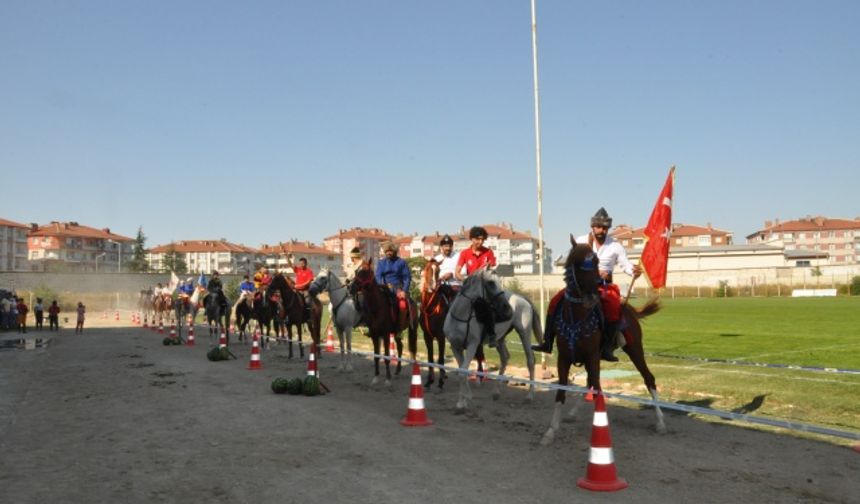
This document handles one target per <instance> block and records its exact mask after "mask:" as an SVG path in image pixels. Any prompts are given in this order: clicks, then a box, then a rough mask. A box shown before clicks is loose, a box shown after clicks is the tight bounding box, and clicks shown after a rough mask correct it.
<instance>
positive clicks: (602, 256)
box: [532, 207, 642, 362]
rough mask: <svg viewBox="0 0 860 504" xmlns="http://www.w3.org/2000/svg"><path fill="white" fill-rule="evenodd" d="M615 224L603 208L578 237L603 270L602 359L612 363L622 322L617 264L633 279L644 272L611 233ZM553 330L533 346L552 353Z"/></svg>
mask: <svg viewBox="0 0 860 504" xmlns="http://www.w3.org/2000/svg"><path fill="white" fill-rule="evenodd" d="M611 227H612V217H610V216H609V214H608V213H607V212H606V209H604V208H603V207H600V209H599V210H598V211H597V212H596V213H595V214H594V216H592V217H591V232H590V233H588V234H587V235H585V236H581V237H579V238H577V239H576V242H577V243H588V245H589V246H590V247H591V249H592V250H593V251H594V253H595V254H596V255H597V259H598V266H597V269H598V272H599V273H600V279H601V285H600V287H599V291H600V300H601V305H602V308H603V318H604V328H603V335H602V336H601V346H600V348H601V358H602V359H603V360H607V361H610V362H616V361H617V360H618V357H616V356H615V355H613V353H612V352H613V350H614V348H615V342H616V341H617V338H616V331H617V330H618V323H619V322H620V321H621V291H620V289H619V288H618V285H616V284H614V283H612V271H613V270H614V269H615V267H616V266H618V267H619V268H620V269H621V271H623V272H624V273H627V274H628V275H630V276H632V277H633V278H634V279H635V278H637V277H638V276H639V275H641V274H642V268H641V267H640V266H639V265H638V264H633V263H632V262H630V260H629V259H628V258H627V252H626V251H625V250H624V247H623V246H622V245H621V244H620V243H618V242H617V241H616V240H615V239H614V238H613V237H612V236H610V235H609V229H610V228H611ZM552 334H553V333H552V331H547V335H548V336H550V337H549V338H544V342H543V343H542V344H541V345H535V346H533V347H532V348H534V349H535V350H539V351H541V352H546V353H552V344H553V341H552Z"/></svg>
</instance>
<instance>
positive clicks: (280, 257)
mask: <svg viewBox="0 0 860 504" xmlns="http://www.w3.org/2000/svg"><path fill="white" fill-rule="evenodd" d="M260 254H261V255H262V256H263V257H264V260H265V262H266V265H267V266H268V267H269V268H270V269H276V270H285V269H287V266H288V265H287V256H290V255H292V256H293V262H296V261H298V260H299V258H302V257H304V258H305V259H307V261H308V267H309V268H311V269H312V270H313V272H314V273H315V274H316V273H319V272H320V270H321V269H322V268H325V269H327V270H329V271H332V272H333V273H334V274H336V275H339V276H342V275H343V261H342V258H341V255H340V254H338V253H337V252H334V251H332V250H329V249H327V248H324V247H320V246H319V245H315V244H313V243H311V242H308V241H298V240H289V241H287V242H280V243H278V244H277V245H267V244H263V245H261V246H260Z"/></svg>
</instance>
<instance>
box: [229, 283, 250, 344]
mask: <svg viewBox="0 0 860 504" xmlns="http://www.w3.org/2000/svg"><path fill="white" fill-rule="evenodd" d="M253 301H254V296H253V294H250V293H248V292H242V294H240V295H239V299H238V300H237V301H236V304H235V305H234V306H233V320H235V321H236V330H237V331H238V338H239V341H245V337H246V329H248V325H249V323H250V322H251V321H252V320H254V306H253Z"/></svg>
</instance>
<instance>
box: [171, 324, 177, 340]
mask: <svg viewBox="0 0 860 504" xmlns="http://www.w3.org/2000/svg"><path fill="white" fill-rule="evenodd" d="M170 339H176V327H174V326H170Z"/></svg>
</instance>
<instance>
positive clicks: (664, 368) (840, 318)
mask: <svg viewBox="0 0 860 504" xmlns="http://www.w3.org/2000/svg"><path fill="white" fill-rule="evenodd" d="M641 302H643V300H634V301H633V304H634V305H636V304H639V303H641ZM642 325H643V331H644V345H645V351H646V352H647V353H648V364H649V366H650V367H651V370H652V372H653V373H654V375H655V376H656V377H657V383H658V389H659V390H660V393H661V399H663V400H665V401H670V402H679V403H683V404H693V405H697V406H702V407H708V408H714V409H719V410H723V411H735V412H740V413H746V414H750V415H756V416H763V417H770V418H778V419H782V420H788V421H793V422H802V423H811V424H816V425H821V426H825V427H829V428H833V429H839V430H847V431H852V432H857V433H860V401H858V400H857V397H858V395H860V375H850V374H839V373H833V372H814V371H800V370H792V369H784V368H783V369H774V368H765V367H753V366H741V365H733V364H725V363H714V362H703V361H701V360H698V359H701V358H707V359H731V360H738V361H746V362H750V363H768V364H787V365H796V366H811V367H823V368H839V369H853V370H860V297H837V298H704V299H675V300H671V299H666V300H663V309H662V310H661V311H660V312H659V313H657V314H655V315H652V316H651V317H649V318H647V319H645V320H643V323H642ZM507 341H508V348H510V349H511V351H512V354H513V362H512V364H513V365H515V366H524V356H523V352H522V347H521V346H520V345H519V343H518V338H516V336H514V335H511V336H508V339H507ZM354 343H355V344H356V347H357V348H361V349H363V350H368V349H369V348H370V339H369V338H367V337H365V336H361V335H360V334H356V336H355V337H354ZM418 349H419V356H420V358H424V343H423V339H422V337H421V335H420V334H419V344H418ZM616 355H618V356H619V357H620V358H621V362H618V363H614V364H611V363H605V362H604V363H603V369H605V370H610V371H612V372H611V373H608V374H607V375H608V376H610V378H605V379H604V380H603V384H604V387H605V388H606V389H607V390H609V391H613V392H622V393H626V394H632V395H638V396H642V397H645V396H646V395H647V394H646V392H645V389H644V385H643V384H642V379H641V378H640V377H639V375H638V373H636V370H635V368H634V367H633V365H632V364H631V363H630V361H629V360H628V359H627V357H626V355H624V354H623V352H621V351H617V352H616ZM449 356H450V352H449ZM678 357H683V358H678ZM488 359H489V361H490V364H491V365H493V364H494V361H495V362H497V361H498V356H497V354H496V353H495V352H493V351H489V352H488ZM452 365H453V364H452ZM548 366H549V367H550V368H551V369H553V370H554V368H555V362H554V360H553V358H552V357H550V358H549V362H548ZM576 372H577V376H576V378H575V380H574V383H576V384H578V385H584V383H585V377H584V372H582V369H579V368H577V369H576ZM829 441H834V439H832V438H831V439H829ZM836 441H839V440H836ZM841 442H845V441H844V440H842V441H841ZM854 443H855V444H856V441H855V442H854Z"/></svg>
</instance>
